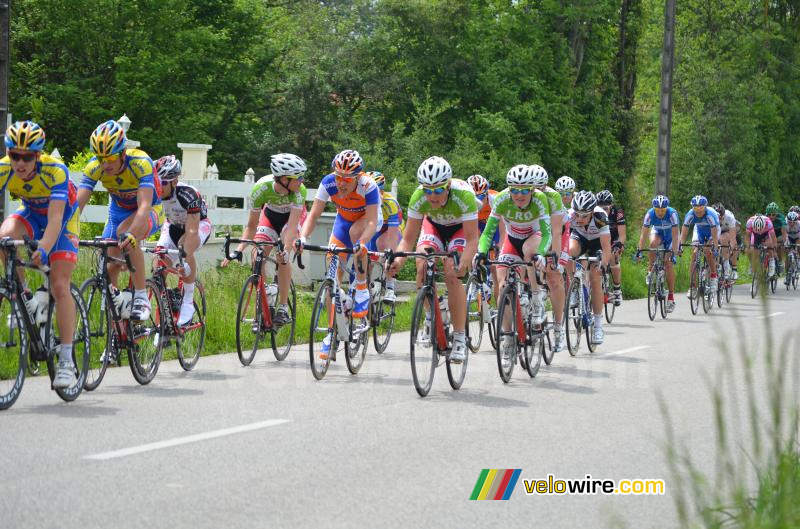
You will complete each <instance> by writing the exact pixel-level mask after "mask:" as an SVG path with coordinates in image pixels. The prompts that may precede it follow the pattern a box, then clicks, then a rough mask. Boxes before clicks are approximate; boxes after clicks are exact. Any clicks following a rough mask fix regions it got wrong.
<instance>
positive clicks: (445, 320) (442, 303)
mask: <svg viewBox="0 0 800 529" xmlns="http://www.w3.org/2000/svg"><path fill="white" fill-rule="evenodd" d="M439 311H440V312H441V314H442V325H444V326H445V327H447V326H448V325H450V307H449V306H448V305H447V300H446V299H445V297H444V296H439Z"/></svg>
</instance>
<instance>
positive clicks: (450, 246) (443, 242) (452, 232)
mask: <svg viewBox="0 0 800 529" xmlns="http://www.w3.org/2000/svg"><path fill="white" fill-rule="evenodd" d="M466 246H467V239H466V238H465V237H464V226H463V224H455V225H452V226H443V225H441V224H435V223H433V222H431V221H430V219H428V217H427V216H426V217H425V218H424V219H423V220H422V230H421V232H420V235H419V240H417V251H418V252H419V251H422V249H423V248H425V247H428V248H433V251H434V252H452V251H453V250H456V251H458V252H463V251H464V248H465V247H466Z"/></svg>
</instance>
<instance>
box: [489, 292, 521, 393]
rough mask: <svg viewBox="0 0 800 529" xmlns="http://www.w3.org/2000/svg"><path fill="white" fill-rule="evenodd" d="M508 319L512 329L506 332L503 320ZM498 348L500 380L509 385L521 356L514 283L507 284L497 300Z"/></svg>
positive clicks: (496, 350)
mask: <svg viewBox="0 0 800 529" xmlns="http://www.w3.org/2000/svg"><path fill="white" fill-rule="evenodd" d="M506 314H508V316H506ZM506 317H508V321H509V326H510V328H509V329H508V330H507V331H506V330H503V320H505V319H506ZM496 334H497V348H496V349H495V353H496V356H497V370H498V372H499V373H500V380H502V381H503V382H504V383H506V384H508V382H509V381H510V380H511V375H512V374H513V373H514V365H515V364H516V363H517V356H518V355H519V349H520V343H519V340H518V339H517V336H518V334H517V287H516V285H515V284H513V283H507V284H506V286H504V287H503V290H502V291H501V292H500V298H499V299H498V300H497V332H496ZM506 338H510V340H509V343H510V344H511V352H510V357H511V358H510V361H509V362H508V367H507V368H506V367H505V366H504V365H503V352H502V350H503V343H504V342H506Z"/></svg>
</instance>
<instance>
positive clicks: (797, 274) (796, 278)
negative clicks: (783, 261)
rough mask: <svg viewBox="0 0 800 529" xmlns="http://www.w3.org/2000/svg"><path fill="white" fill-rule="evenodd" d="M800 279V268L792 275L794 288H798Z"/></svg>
mask: <svg viewBox="0 0 800 529" xmlns="http://www.w3.org/2000/svg"><path fill="white" fill-rule="evenodd" d="M798 281H800V270H797V269H795V271H794V275H793V276H792V288H793V289H794V290H797V282H798Z"/></svg>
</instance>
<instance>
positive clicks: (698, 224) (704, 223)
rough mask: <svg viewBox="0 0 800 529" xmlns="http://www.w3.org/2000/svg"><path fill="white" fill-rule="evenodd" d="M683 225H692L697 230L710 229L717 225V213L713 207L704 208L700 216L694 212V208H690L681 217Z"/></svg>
mask: <svg viewBox="0 0 800 529" xmlns="http://www.w3.org/2000/svg"><path fill="white" fill-rule="evenodd" d="M683 225H684V226H688V227H690V228H691V227H692V226H694V227H695V229H696V230H698V231H701V230H702V231H710V230H711V228H718V227H719V215H717V212H716V211H714V210H713V209H711V208H706V213H705V215H703V216H702V217H701V216H698V215H697V214H695V212H694V209H690V210H689V211H688V212H687V213H686V217H684V219H683Z"/></svg>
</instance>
